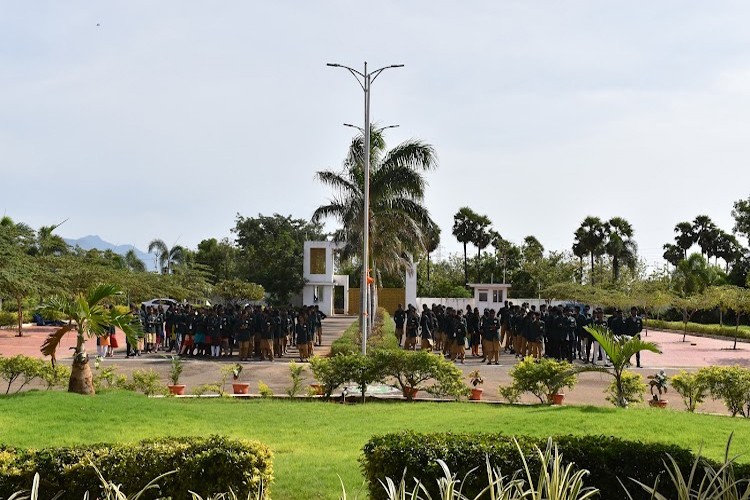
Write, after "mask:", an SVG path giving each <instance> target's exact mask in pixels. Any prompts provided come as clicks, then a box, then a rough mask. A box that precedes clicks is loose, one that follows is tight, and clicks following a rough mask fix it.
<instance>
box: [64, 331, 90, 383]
mask: <svg viewBox="0 0 750 500" xmlns="http://www.w3.org/2000/svg"><path fill="white" fill-rule="evenodd" d="M68 392H74V393H76V394H89V395H93V394H96V391H95V390H94V380H93V375H92V374H91V366H89V360H88V357H87V356H86V347H85V346H84V337H83V333H82V332H78V339H77V342H76V350H75V354H74V355H73V367H72V369H71V372H70V380H69V381H68Z"/></svg>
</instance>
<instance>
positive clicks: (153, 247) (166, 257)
mask: <svg viewBox="0 0 750 500" xmlns="http://www.w3.org/2000/svg"><path fill="white" fill-rule="evenodd" d="M148 253H153V254H155V255H156V258H157V259H158V261H159V270H160V271H161V273H162V274H172V271H173V268H174V265H175V264H179V263H182V261H183V260H184V258H185V249H184V248H182V247H181V246H180V245H175V246H173V247H172V248H169V247H168V246H167V244H166V243H164V240H160V239H158V238H156V239H153V240H151V243H149V244H148Z"/></svg>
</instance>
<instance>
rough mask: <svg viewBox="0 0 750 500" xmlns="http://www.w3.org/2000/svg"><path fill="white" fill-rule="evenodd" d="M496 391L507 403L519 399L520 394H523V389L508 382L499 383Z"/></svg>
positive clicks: (513, 402)
mask: <svg viewBox="0 0 750 500" xmlns="http://www.w3.org/2000/svg"><path fill="white" fill-rule="evenodd" d="M497 393H498V394H500V395H501V396H502V397H503V398H505V400H506V401H508V403H510V404H515V403H516V402H517V401H518V400H519V399H521V394H523V391H522V390H521V389H519V388H518V386H517V385H515V384H510V385H501V386H500V387H498V388H497Z"/></svg>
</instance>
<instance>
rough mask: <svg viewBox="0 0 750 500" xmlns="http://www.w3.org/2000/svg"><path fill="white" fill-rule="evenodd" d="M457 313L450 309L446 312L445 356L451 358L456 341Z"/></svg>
mask: <svg viewBox="0 0 750 500" xmlns="http://www.w3.org/2000/svg"><path fill="white" fill-rule="evenodd" d="M455 318H456V311H455V310H454V309H453V308H452V307H449V308H447V309H446V310H445V336H444V337H443V339H444V340H443V355H444V356H446V357H450V355H451V353H452V352H453V343H454V342H455V340H456V322H455Z"/></svg>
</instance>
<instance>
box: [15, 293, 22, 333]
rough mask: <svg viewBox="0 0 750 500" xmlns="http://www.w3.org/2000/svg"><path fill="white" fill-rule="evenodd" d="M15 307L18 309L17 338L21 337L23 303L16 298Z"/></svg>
mask: <svg viewBox="0 0 750 500" xmlns="http://www.w3.org/2000/svg"><path fill="white" fill-rule="evenodd" d="M16 307H17V308H18V336H19V337H23V301H22V300H21V298H20V297H16Z"/></svg>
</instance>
